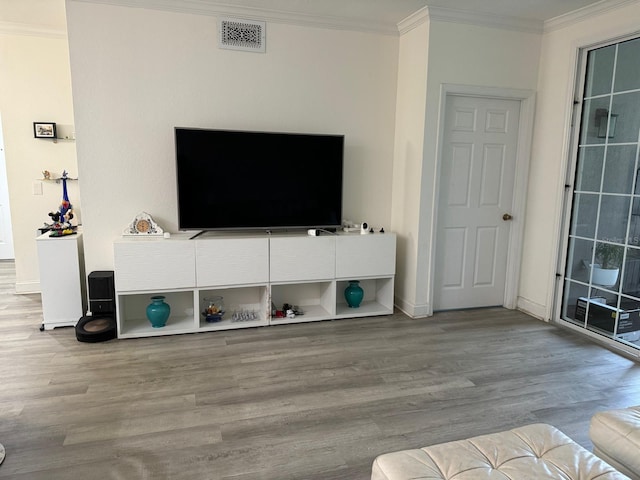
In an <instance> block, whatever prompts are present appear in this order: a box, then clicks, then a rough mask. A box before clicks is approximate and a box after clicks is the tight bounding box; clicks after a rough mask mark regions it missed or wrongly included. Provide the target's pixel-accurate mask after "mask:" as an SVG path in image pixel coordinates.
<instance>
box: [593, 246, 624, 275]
mask: <svg viewBox="0 0 640 480" xmlns="http://www.w3.org/2000/svg"><path fill="white" fill-rule="evenodd" d="M623 256H624V247H623V246H622V245H614V244H612V243H602V242H599V243H597V244H596V261H598V262H599V263H600V267H601V268H604V269H611V270H613V269H616V268H620V265H622V258H623Z"/></svg>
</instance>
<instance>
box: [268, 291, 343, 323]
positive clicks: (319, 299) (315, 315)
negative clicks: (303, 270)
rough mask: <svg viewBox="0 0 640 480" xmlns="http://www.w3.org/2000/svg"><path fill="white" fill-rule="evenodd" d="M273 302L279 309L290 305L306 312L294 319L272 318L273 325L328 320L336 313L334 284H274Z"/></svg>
mask: <svg viewBox="0 0 640 480" xmlns="http://www.w3.org/2000/svg"><path fill="white" fill-rule="evenodd" d="M271 301H272V302H273V304H274V305H275V306H276V307H277V308H278V309H280V308H282V306H283V305H284V304H285V303H288V304H289V305H292V306H294V305H295V306H297V307H299V308H300V309H301V310H302V311H303V312H304V314H303V315H297V316H295V317H294V318H287V317H285V318H278V317H274V316H272V317H271V325H279V324H284V323H301V322H315V321H318V320H327V319H330V318H333V315H334V311H335V287H334V282H332V281H326V282H308V283H288V284H272V285H271ZM285 313H286V312H285Z"/></svg>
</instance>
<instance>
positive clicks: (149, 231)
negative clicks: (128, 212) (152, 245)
mask: <svg viewBox="0 0 640 480" xmlns="http://www.w3.org/2000/svg"><path fill="white" fill-rule="evenodd" d="M122 235H123V236H130V235H144V236H148V237H162V236H163V235H164V230H162V228H160V227H159V226H158V224H157V223H156V222H154V221H153V218H151V215H149V214H148V213H147V212H140V213H139V214H138V215H136V216H135V218H134V219H133V220H132V221H131V223H130V224H129V226H128V227H127V228H125V229H124V231H123V232H122Z"/></svg>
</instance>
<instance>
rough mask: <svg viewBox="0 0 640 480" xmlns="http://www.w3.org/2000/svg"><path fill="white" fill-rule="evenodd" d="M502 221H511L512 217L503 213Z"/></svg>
mask: <svg viewBox="0 0 640 480" xmlns="http://www.w3.org/2000/svg"><path fill="white" fill-rule="evenodd" d="M502 220H504V221H505V222H508V221H509V220H513V217H512V216H511V215H509V214H508V213H505V214H504V215H502Z"/></svg>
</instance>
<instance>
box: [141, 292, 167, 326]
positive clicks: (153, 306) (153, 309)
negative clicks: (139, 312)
mask: <svg viewBox="0 0 640 480" xmlns="http://www.w3.org/2000/svg"><path fill="white" fill-rule="evenodd" d="M170 313H171V307H170V306H169V304H167V303H164V296H163V295H155V296H153V297H151V303H150V304H149V305H148V306H147V318H148V319H149V321H150V322H151V326H152V327H153V328H161V327H164V326H165V325H166V324H167V319H168V318H169V314H170Z"/></svg>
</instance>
